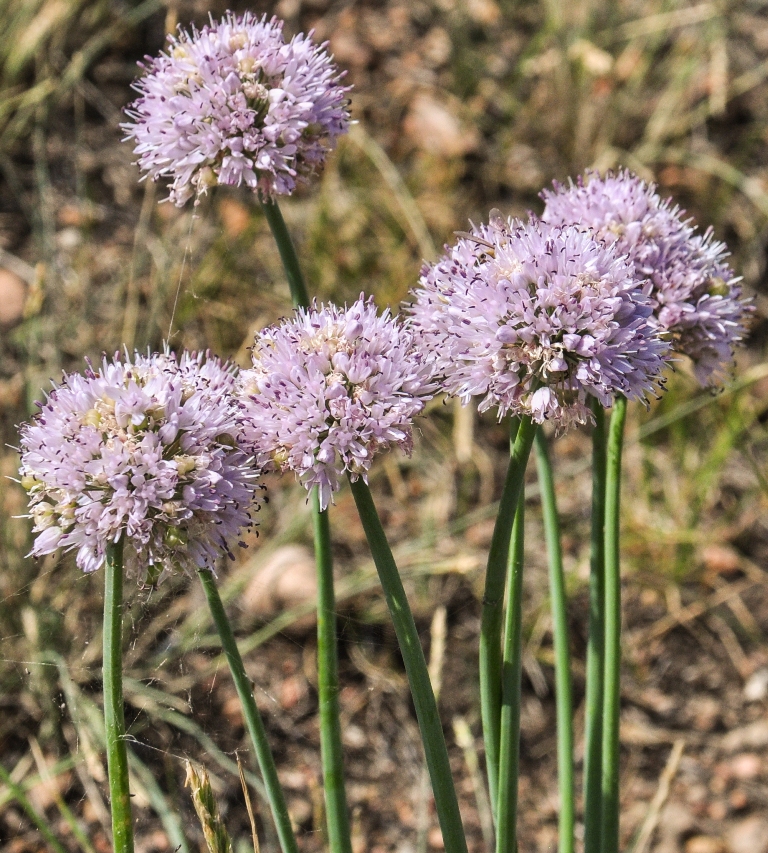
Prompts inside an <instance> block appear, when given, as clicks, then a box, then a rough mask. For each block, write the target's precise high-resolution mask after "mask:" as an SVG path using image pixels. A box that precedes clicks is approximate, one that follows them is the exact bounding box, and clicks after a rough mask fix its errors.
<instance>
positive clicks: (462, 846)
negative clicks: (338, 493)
mask: <svg viewBox="0 0 768 853" xmlns="http://www.w3.org/2000/svg"><path fill="white" fill-rule="evenodd" d="M351 485H352V495H353V496H354V498H355V504H356V505H357V511H358V513H359V515H360V521H361V522H362V524H363V529H364V530H365V535H366V538H367V539H368V545H369V546H370V549H371V554H372V555H373V561H374V563H375V564H376V570H377V571H378V573H379V579H380V580H381V586H382V589H383V590H384V595H385V597H386V599H387V606H388V607H389V613H390V616H391V617H392V624H393V625H394V628H395V633H396V634H397V641H398V643H399V645H400V652H401V654H402V656H403V663H404V664H405V671H406V674H407V676H408V684H409V686H410V688H411V696H412V698H413V704H414V706H415V708H416V717H417V718H418V721H419V730H420V732H421V740H422V743H423V744H424V754H425V757H426V760H427V769H428V770H429V776H430V779H431V780H432V791H433V793H434V795H435V808H436V810H437V817H438V820H439V821H440V828H441V829H442V831H443V842H444V844H445V850H446V853H467V842H466V839H465V837H464V828H463V827H462V824H461V815H460V814H459V803H458V800H457V798H456V789H455V788H454V786H453V779H452V776H451V765H450V763H449V762H448V750H447V749H446V746H445V738H444V736H443V728H442V725H441V724H440V716H439V714H438V712H437V702H436V701H435V694H434V693H433V692H432V685H431V683H430V680H429V670H428V669H427V662H426V660H425V659H424V652H423V650H422V648H421V643H420V642H419V634H418V632H417V630H416V624H415V622H414V621H413V614H412V613H411V608H410V605H409V604H408V598H407V596H406V594H405V590H404V589H403V583H402V581H401V580H400V573H399V572H398V570H397V565H396V564H395V559H394V557H393V556H392V551H391V550H390V548H389V544H388V542H387V537H386V536H385V534H384V528H383V527H382V526H381V521H380V519H379V515H378V513H377V512H376V507H375V506H374V503H373V498H372V497H371V493H370V490H369V489H368V486H367V485H366V484H365V483H364V482H363V480H362V478H360V479H358V480H356V481H354V482H353V483H351Z"/></svg>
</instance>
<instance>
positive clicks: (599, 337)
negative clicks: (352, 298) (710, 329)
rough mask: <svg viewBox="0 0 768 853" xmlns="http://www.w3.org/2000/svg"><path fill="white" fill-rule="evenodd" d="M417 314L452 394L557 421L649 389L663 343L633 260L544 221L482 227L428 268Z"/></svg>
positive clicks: (584, 415)
mask: <svg viewBox="0 0 768 853" xmlns="http://www.w3.org/2000/svg"><path fill="white" fill-rule="evenodd" d="M410 312H411V315H412V325H413V328H414V334H415V335H416V336H417V337H418V340H419V341H420V342H421V343H422V345H423V346H425V347H426V348H428V349H429V351H430V352H431V353H432V354H433V355H432V357H433V358H434V360H435V367H436V371H437V374H438V375H439V376H440V377H441V382H442V388H443V390H444V391H445V392H446V393H448V394H450V395H453V396H456V397H459V398H460V399H461V401H462V402H463V403H465V404H466V403H468V402H469V400H470V398H471V397H473V396H479V397H482V399H481V401H480V403H479V406H478V408H479V410H480V411H485V410H486V409H490V408H492V407H497V408H498V413H499V418H501V417H502V416H503V415H504V414H506V413H507V412H511V413H512V414H515V415H529V416H530V417H531V418H533V420H534V421H536V422H537V423H541V422H543V421H544V420H552V421H553V422H555V423H556V424H557V425H558V427H560V428H566V427H567V426H569V425H570V424H571V423H574V422H579V423H583V422H585V421H587V420H588V419H590V412H589V408H588V406H587V402H588V397H589V396H592V397H595V398H597V400H599V401H600V403H601V404H602V405H604V406H609V405H610V404H611V402H612V400H613V398H614V397H615V396H616V395H617V394H623V395H625V396H627V397H629V398H630V399H631V398H642V397H644V396H645V395H646V394H647V393H648V392H651V391H652V390H653V389H654V387H655V385H656V384H657V375H658V373H659V371H660V370H661V368H662V366H663V355H664V353H665V351H666V344H664V343H663V342H662V341H661V340H659V338H658V336H657V335H656V334H655V332H654V329H653V327H652V326H650V325H649V323H648V317H649V316H650V314H651V308H650V305H649V304H648V299H647V297H646V296H645V294H644V293H643V291H642V289H641V288H640V287H639V286H638V282H637V279H636V278H635V276H634V273H633V269H632V267H631V265H630V264H629V263H628V262H627V261H626V260H625V259H624V258H622V257H620V256H618V255H617V254H616V253H615V252H614V251H613V249H612V248H611V247H610V246H607V245H605V244H604V243H602V242H599V241H596V240H595V239H594V238H593V237H592V236H591V235H590V233H589V232H586V231H583V230H581V229H579V228H576V227H573V226H571V227H566V228H559V227H556V226H551V225H547V224H545V223H543V222H538V221H535V220H534V221H531V222H529V223H527V224H523V223H521V222H518V221H516V220H508V221H505V220H503V219H502V218H501V217H500V216H498V215H496V216H492V220H491V224H490V225H482V226H480V227H473V230H472V234H471V235H470V234H468V235H466V236H464V237H462V238H461V239H460V240H459V241H458V243H457V244H456V245H455V246H454V247H453V248H451V249H448V252H447V254H446V255H445V256H444V257H443V258H442V259H441V260H440V261H438V263H436V264H434V265H432V266H426V267H425V268H424V269H423V271H422V275H421V279H420V286H419V287H418V288H417V289H416V291H415V302H414V304H413V305H412V306H411V308H410Z"/></svg>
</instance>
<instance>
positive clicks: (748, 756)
mask: <svg viewBox="0 0 768 853" xmlns="http://www.w3.org/2000/svg"><path fill="white" fill-rule="evenodd" d="M762 770H763V762H762V761H761V759H760V756H759V755H755V754H754V753H753V752H742V753H741V754H740V755H735V756H734V757H733V758H732V759H731V775H732V776H733V777H734V778H735V779H742V780H744V779H754V778H755V777H756V776H759V775H760V773H761V772H762Z"/></svg>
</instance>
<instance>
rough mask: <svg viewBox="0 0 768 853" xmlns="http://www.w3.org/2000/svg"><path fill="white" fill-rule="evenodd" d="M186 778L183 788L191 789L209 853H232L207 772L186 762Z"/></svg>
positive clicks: (230, 842)
mask: <svg viewBox="0 0 768 853" xmlns="http://www.w3.org/2000/svg"><path fill="white" fill-rule="evenodd" d="M186 765H187V778H186V781H185V782H184V785H185V787H188V788H191V789H192V803H193V805H194V807H195V811H196V812H197V817H198V819H199V820H200V826H201V827H202V829H203V837H204V838H205V843H206V845H207V846H208V851H209V853H232V841H231V839H230V837H229V833H228V832H227V828H226V827H225V826H224V823H223V821H222V819H221V815H220V814H219V806H218V804H217V802H216V797H214V795H213V789H212V788H211V781H210V779H209V778H208V771H207V770H206V769H205V768H204V767H202V766H200V767H197V768H196V767H195V766H194V765H193V764H192V762H191V761H187V762H186Z"/></svg>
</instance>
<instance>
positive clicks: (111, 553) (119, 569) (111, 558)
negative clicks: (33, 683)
mask: <svg viewBox="0 0 768 853" xmlns="http://www.w3.org/2000/svg"><path fill="white" fill-rule="evenodd" d="M122 628H123V540H122V538H120V539H119V540H118V541H117V542H110V543H109V544H108V545H107V554H106V560H105V563H104V662H103V674H104V733H105V735H106V744H107V774H108V776H109V799H110V807H111V810H112V843H113V846H114V853H133V818H132V816H131V794H130V789H129V785H128V752H127V750H126V748H125V717H124V715H123V631H122Z"/></svg>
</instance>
